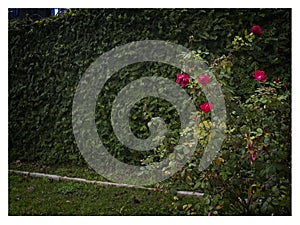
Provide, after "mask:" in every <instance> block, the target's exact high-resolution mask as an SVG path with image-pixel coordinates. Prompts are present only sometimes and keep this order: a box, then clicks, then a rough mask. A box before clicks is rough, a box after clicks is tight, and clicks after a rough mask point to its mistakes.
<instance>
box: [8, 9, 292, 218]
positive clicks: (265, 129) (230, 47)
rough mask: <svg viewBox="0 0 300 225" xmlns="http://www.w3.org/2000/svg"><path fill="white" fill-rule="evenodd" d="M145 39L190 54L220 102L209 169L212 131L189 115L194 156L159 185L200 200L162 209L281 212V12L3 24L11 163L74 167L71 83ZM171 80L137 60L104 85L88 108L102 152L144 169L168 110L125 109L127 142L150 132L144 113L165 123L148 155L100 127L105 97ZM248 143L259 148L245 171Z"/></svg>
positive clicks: (284, 110)
mask: <svg viewBox="0 0 300 225" xmlns="http://www.w3.org/2000/svg"><path fill="white" fill-rule="evenodd" d="M254 24H259V25H260V26H261V27H262V29H263V34H262V35H261V36H259V37H255V36H254V35H252V34H251V27H252V25H254ZM137 30H138V31H139V32H136V31H137ZM145 39H150V40H167V41H171V42H174V43H178V44H181V45H183V46H185V47H188V48H190V49H193V50H197V51H195V52H196V53H197V54H198V56H199V57H201V58H202V59H205V60H206V61H207V62H208V64H209V66H210V69H211V71H213V73H214V75H215V76H216V78H217V79H218V81H219V82H220V84H221V85H222V90H223V92H224V95H225V100H226V106H227V114H228V121H227V131H226V132H227V137H226V140H225V142H224V145H223V147H222V150H221V151H220V155H219V156H218V157H217V158H216V160H215V162H213V164H212V165H211V166H210V167H209V168H208V169H207V170H206V171H204V172H201V173H200V172H198V170H197V165H198V163H199V159H200V158H201V155H202V153H203V146H205V145H206V143H207V141H208V138H209V130H210V127H211V123H210V116H209V113H208V114H204V113H201V112H199V114H198V116H199V117H200V119H201V121H202V123H201V124H200V125H199V126H200V127H199V135H200V141H199V142H200V143H199V147H198V150H197V152H196V154H195V157H194V158H193V159H192V160H191V161H190V162H189V164H188V165H187V166H186V167H185V168H183V169H182V170H181V171H180V172H179V173H178V174H176V175H175V176H174V177H172V179H170V180H168V181H166V182H165V183H164V184H163V185H167V184H168V182H169V183H170V186H172V187H174V184H175V185H176V189H180V190H182V189H190V190H196V191H200V192H201V191H202V192H204V193H205V197H204V202H205V204H204V207H203V201H201V202H199V203H198V204H197V203H184V204H183V205H180V204H179V203H178V202H177V200H176V198H174V202H173V204H170V207H171V208H172V207H174V208H177V209H178V210H179V208H181V209H182V210H183V212H184V213H185V214H190V215H191V214H202V215H207V214H208V213H210V212H211V213H212V214H213V215H217V214H219V215H241V214H256V215H257V214H266V215H270V214H276V215H289V214H291V208H290V204H291V199H290V198H291V108H290V104H291V96H290V94H291V93H290V89H291V10H289V9H276V10H275V9H238V10H229V9H217V10H213V9H203V10H202V9H160V10H159V9H139V10H132V9H97V10H96V9H78V10H77V9H74V10H72V11H70V12H67V13H65V14H63V15H61V16H58V17H53V18H48V19H43V20H39V21H36V22H33V23H29V22H28V21H14V22H11V23H10V24H9V160H10V161H11V162H13V161H16V160H21V161H28V162H33V161H37V162H39V163H40V164H48V165H55V164H56V165H57V164H62V163H69V164H74V165H84V164H85V162H84V160H83V158H82V156H81V154H80V152H79V151H78V149H77V147H76V143H75V139H74V137H73V133H72V117H71V114H72V101H73V96H74V93H75V90H76V86H77V84H78V82H79V80H80V78H81V76H82V75H83V73H84V72H85V71H86V69H87V68H88V66H89V65H90V64H91V63H92V62H93V61H94V60H95V59H96V58H97V57H98V56H100V55H101V54H102V53H104V52H106V51H108V50H110V49H112V48H114V47H117V46H120V45H123V44H126V43H129V42H132V41H137V40H145ZM255 70H263V71H265V72H266V74H267V80H266V82H264V83H260V82H257V81H256V80H254V78H253V72H254V71H255ZM181 72H182V71H178V69H176V68H173V67H171V66H169V65H164V64H161V63H138V64H134V65H131V66H128V67H126V68H123V69H122V70H120V71H119V72H118V73H117V74H116V75H114V76H113V77H112V78H111V79H110V80H109V81H108V82H107V83H106V84H105V87H104V88H103V89H102V91H101V93H100V94H99V98H98V101H97V104H96V115H97V116H96V125H97V127H98V133H99V136H100V138H101V140H102V142H103V143H104V145H106V146H109V148H110V149H111V154H112V155H114V156H115V157H117V158H118V159H119V160H121V161H123V162H126V163H130V164H134V165H144V164H151V163H152V162H156V161H160V160H161V159H163V158H164V157H165V156H166V154H168V153H169V152H170V151H172V149H173V146H175V145H176V143H177V141H178V137H179V135H180V132H181V130H180V121H179V118H178V113H177V112H176V110H175V109H174V108H173V107H172V106H171V105H170V104H169V103H168V102H166V101H163V100H161V99H157V98H150V97H149V98H145V99H143V100H141V101H140V102H137V104H136V105H135V107H134V109H133V110H132V113H131V121H130V124H131V128H132V131H133V133H134V134H136V136H138V137H140V138H146V137H147V136H148V135H149V130H148V128H147V126H146V125H147V123H148V122H149V121H150V120H151V118H153V117H161V118H162V119H164V120H165V121H166V123H167V126H168V130H169V131H170V132H169V133H168V136H167V138H166V139H165V140H164V142H163V144H162V145H161V146H159V147H158V148H156V149H154V150H152V151H150V152H147V153H140V152H139V153H137V152H136V151H132V150H131V149H128V148H126V147H124V146H122V144H121V143H119V141H118V139H117V137H115V135H114V134H113V129H112V126H111V124H110V120H109V119H110V112H111V106H112V102H113V100H114V97H115V96H116V95H117V93H118V92H119V91H120V90H121V89H122V88H123V87H124V86H125V85H126V84H128V83H129V82H131V81H132V80H135V79H138V78H140V77H142V76H153V75H156V76H164V77H166V78H169V79H172V80H174V81H175V80H176V74H178V73H181ZM274 82H275V83H274ZM195 84H196V83H195V82H191V83H190V85H189V86H188V87H187V88H186V90H187V92H189V93H190V94H191V96H193V97H194V100H195V105H196V106H197V107H199V105H200V103H204V102H206V98H205V96H204V95H203V94H202V95H200V96H199V93H200V94H201V89H199V90H198V89H197V92H193V90H195V87H194V86H192V85H195ZM166 112H167V113H166ZM250 140H251V142H252V144H253V148H254V149H255V150H256V151H257V157H256V159H255V160H254V161H253V162H252V164H251V162H250V160H249V154H250V153H249V149H248V144H249V142H250ZM171 184H172V185H171Z"/></svg>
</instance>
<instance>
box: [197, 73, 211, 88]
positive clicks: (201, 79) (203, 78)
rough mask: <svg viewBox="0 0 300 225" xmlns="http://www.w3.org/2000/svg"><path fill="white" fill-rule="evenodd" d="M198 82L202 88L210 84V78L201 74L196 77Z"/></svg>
mask: <svg viewBox="0 0 300 225" xmlns="http://www.w3.org/2000/svg"><path fill="white" fill-rule="evenodd" d="M198 82H199V83H200V84H202V85H203V86H206V85H207V84H208V83H209V82H210V77H209V76H208V75H207V74H203V75H201V76H200V77H198Z"/></svg>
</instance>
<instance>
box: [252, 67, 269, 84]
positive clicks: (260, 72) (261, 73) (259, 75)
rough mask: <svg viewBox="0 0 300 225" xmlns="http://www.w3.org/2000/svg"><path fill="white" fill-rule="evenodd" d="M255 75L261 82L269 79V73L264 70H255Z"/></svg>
mask: <svg viewBox="0 0 300 225" xmlns="http://www.w3.org/2000/svg"><path fill="white" fill-rule="evenodd" d="M253 77H254V79H255V80H257V81H259V82H265V80H266V79H267V74H266V72H265V71H263V70H255V71H254V73H253Z"/></svg>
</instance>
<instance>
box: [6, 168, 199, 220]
mask: <svg viewBox="0 0 300 225" xmlns="http://www.w3.org/2000/svg"><path fill="white" fill-rule="evenodd" d="M10 169H17V168H15V167H14V166H11V167H10ZM18 169H24V167H23V168H20V167H19V168H18ZM27 169H30V168H27ZM32 169H33V168H31V170H29V171H32ZM57 171H58V172H59V171H60V173H56V174H58V175H68V176H76V175H79V174H80V173H81V176H78V177H82V178H88V179H91V178H95V177H97V176H99V175H98V174H95V172H93V171H89V169H84V168H77V169H74V168H65V169H63V168H56V169H53V170H48V172H57ZM83 171H85V173H84V172H83ZM35 172H45V171H41V170H35ZM68 172H69V174H66V173H68ZM98 178H99V177H98ZM102 179H103V178H102ZM98 180H99V179H98ZM177 198H178V200H176V201H174V195H172V194H171V193H163V192H156V191H148V190H140V189H129V188H118V187H103V186H99V185H93V184H86V183H81V182H74V181H56V180H50V179H48V178H34V177H30V176H24V175H17V174H10V175H9V215H184V210H183V209H182V206H183V205H184V204H186V203H192V204H199V202H200V201H201V199H199V198H195V197H185V196H178V197H177Z"/></svg>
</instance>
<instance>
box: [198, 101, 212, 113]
mask: <svg viewBox="0 0 300 225" xmlns="http://www.w3.org/2000/svg"><path fill="white" fill-rule="evenodd" d="M213 107H214V106H213V104H211V103H209V102H205V103H203V104H201V105H200V109H201V111H202V112H204V113H208V112H210V111H211V110H212V109H213Z"/></svg>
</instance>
